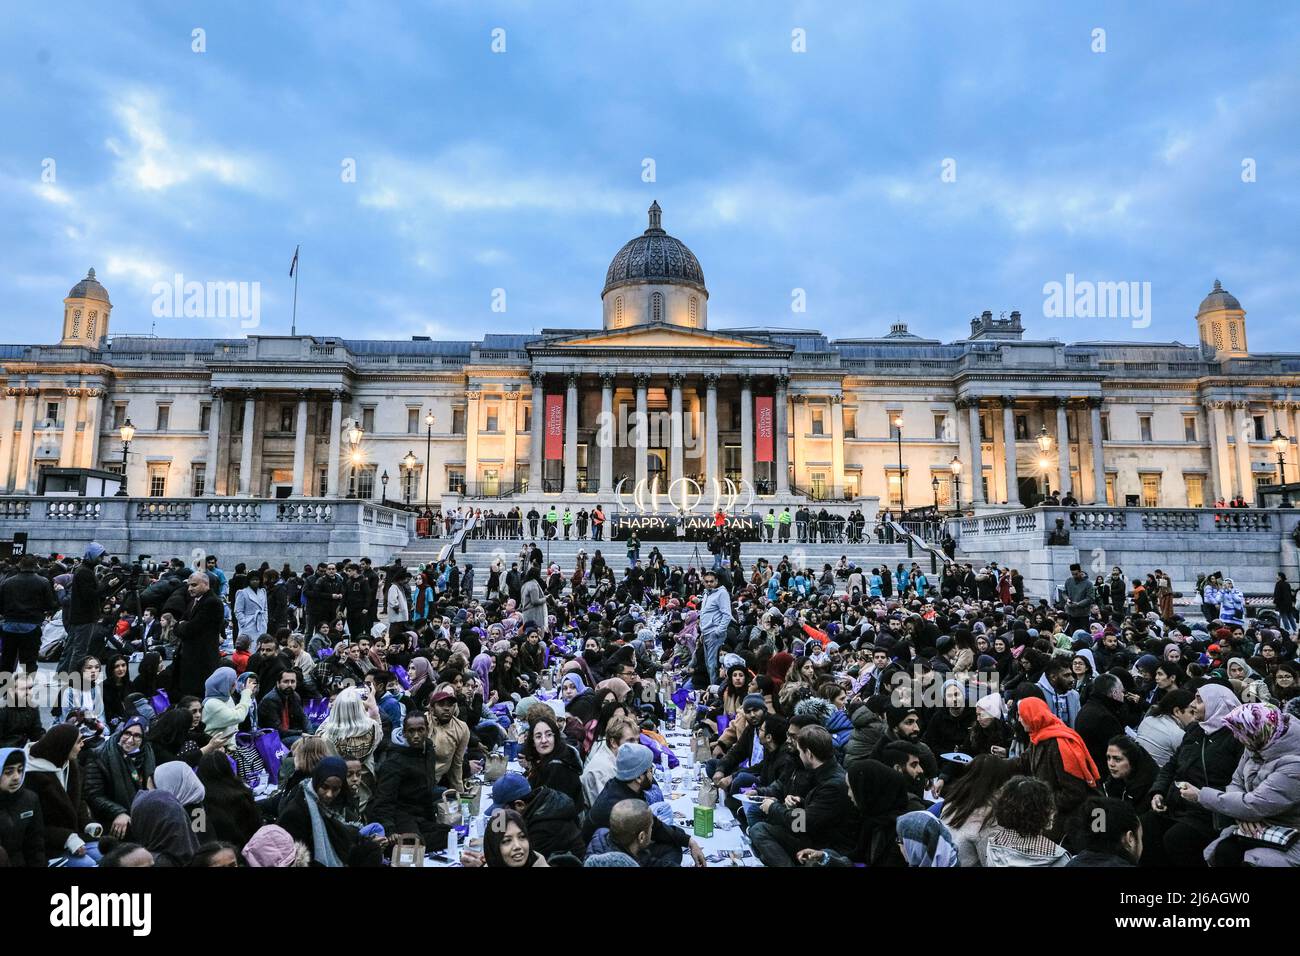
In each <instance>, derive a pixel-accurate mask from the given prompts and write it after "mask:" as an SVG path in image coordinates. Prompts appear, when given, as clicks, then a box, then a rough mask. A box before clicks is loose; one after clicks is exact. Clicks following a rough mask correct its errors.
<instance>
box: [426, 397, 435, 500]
mask: <svg viewBox="0 0 1300 956" xmlns="http://www.w3.org/2000/svg"><path fill="white" fill-rule="evenodd" d="M434 420H435V419H434V417H433V409H429V414H427V415H425V416H424V424H425V426H426V427H427V428H428V437H427V438H426V439H425V442H424V510H425V511H428V510H429V476H430V474H431V473H432V471H433V423H434Z"/></svg>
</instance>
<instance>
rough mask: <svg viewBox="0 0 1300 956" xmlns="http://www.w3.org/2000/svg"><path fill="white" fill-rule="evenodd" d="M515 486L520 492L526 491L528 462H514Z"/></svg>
mask: <svg viewBox="0 0 1300 956" xmlns="http://www.w3.org/2000/svg"><path fill="white" fill-rule="evenodd" d="M515 486H516V487H517V488H518V489H519V490H520V491H527V490H528V462H526V461H516V462H515Z"/></svg>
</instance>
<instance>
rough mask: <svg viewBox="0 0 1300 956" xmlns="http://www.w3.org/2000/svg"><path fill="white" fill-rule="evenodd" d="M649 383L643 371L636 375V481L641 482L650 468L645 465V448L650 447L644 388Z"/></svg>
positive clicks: (646, 396) (647, 399)
mask: <svg viewBox="0 0 1300 956" xmlns="http://www.w3.org/2000/svg"><path fill="white" fill-rule="evenodd" d="M649 385H650V376H649V375H646V374H644V373H641V374H638V375H637V377H636V481H637V484H641V483H642V482H644V481H645V480H646V477H647V476H648V475H649V473H650V470H649V468H648V467H647V465H646V450H647V449H648V448H649V447H650V427H649V426H650V421H649V412H648V410H647V406H648V404H649V397H648V395H647V394H646V390H647V389H648V388H649Z"/></svg>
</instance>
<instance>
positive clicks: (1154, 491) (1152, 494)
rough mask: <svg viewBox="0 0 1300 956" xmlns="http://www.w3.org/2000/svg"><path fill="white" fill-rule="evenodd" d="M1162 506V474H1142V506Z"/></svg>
mask: <svg viewBox="0 0 1300 956" xmlns="http://www.w3.org/2000/svg"><path fill="white" fill-rule="evenodd" d="M1159 506H1160V476H1159V475H1143V476H1142V507H1144V508H1158V507H1159Z"/></svg>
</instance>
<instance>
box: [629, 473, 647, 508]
mask: <svg viewBox="0 0 1300 956" xmlns="http://www.w3.org/2000/svg"><path fill="white" fill-rule="evenodd" d="M632 504H634V505H636V510H637V511H639V512H641V514H645V479H644V478H642V479H640V480H638V481H637V483H636V485H635V486H634V487H633V489H632Z"/></svg>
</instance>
